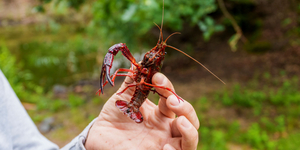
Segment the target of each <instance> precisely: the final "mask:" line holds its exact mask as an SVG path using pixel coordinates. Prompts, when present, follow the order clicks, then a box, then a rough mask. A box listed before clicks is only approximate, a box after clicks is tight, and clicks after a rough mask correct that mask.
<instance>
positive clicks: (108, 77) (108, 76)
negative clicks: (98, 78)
mask: <svg viewBox="0 0 300 150" xmlns="http://www.w3.org/2000/svg"><path fill="white" fill-rule="evenodd" d="M105 68H106V69H105V70H106V80H107V81H108V82H109V84H110V85H111V86H114V83H113V82H112V81H111V79H110V67H109V66H106V67H105Z"/></svg>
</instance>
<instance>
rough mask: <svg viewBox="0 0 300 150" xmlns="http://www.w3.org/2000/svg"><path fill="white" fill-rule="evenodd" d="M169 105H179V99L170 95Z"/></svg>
mask: <svg viewBox="0 0 300 150" xmlns="http://www.w3.org/2000/svg"><path fill="white" fill-rule="evenodd" d="M170 103H171V105H173V106H178V105H179V101H178V99H177V98H176V97H175V96H173V95H172V97H171V100H170Z"/></svg>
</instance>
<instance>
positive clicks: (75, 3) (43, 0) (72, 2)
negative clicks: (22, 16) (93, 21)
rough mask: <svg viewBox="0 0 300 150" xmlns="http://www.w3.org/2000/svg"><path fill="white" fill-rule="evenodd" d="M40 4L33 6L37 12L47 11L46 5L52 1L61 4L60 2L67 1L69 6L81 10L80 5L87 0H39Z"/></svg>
mask: <svg viewBox="0 0 300 150" xmlns="http://www.w3.org/2000/svg"><path fill="white" fill-rule="evenodd" d="M39 1H40V5H38V6H36V7H34V8H33V10H34V11H35V12H41V13H44V12H45V8H44V7H45V5H46V4H48V3H50V2H52V1H53V3H54V4H55V5H59V4H60V3H66V4H67V6H68V7H70V8H74V9H76V10H79V8H80V6H82V5H83V4H84V3H85V0H39Z"/></svg>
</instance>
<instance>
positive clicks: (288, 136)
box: [192, 73, 300, 150]
mask: <svg viewBox="0 0 300 150" xmlns="http://www.w3.org/2000/svg"><path fill="white" fill-rule="evenodd" d="M256 83H261V84H260V85H259V84H256ZM262 84H263V86H262ZM299 85H300V84H299V80H298V78H297V77H292V78H289V77H287V76H286V74H285V73H281V74H280V75H279V76H278V77H272V76H271V75H270V74H269V73H264V74H263V75H262V77H261V78H256V79H253V80H252V81H250V82H249V83H247V84H244V85H242V84H235V85H233V86H228V87H227V88H226V89H223V90H220V91H217V92H213V93H210V94H208V95H206V97H202V98H200V99H198V100H196V101H193V103H192V104H193V106H194V108H195V109H196V111H197V114H198V115H199V114H201V115H199V118H200V121H201V127H200V129H199V133H200V135H199V137H200V143H199V147H198V148H199V149H212V150H223V149H230V144H234V145H235V147H239V148H242V149H244V147H245V145H246V147H247V148H245V149H270V150H273V149H290V150H293V149H297V148H298V147H297V146H296V145H299V141H297V140H296V139H297V138H298V137H299V130H298V129H299V127H300V124H299V123H298V122H299V116H300V112H299V108H300V97H299V95H300V87H299ZM207 99H210V101H208V100H207ZM212 106H213V107H212ZM215 111H217V112H221V111H222V112H225V113H227V114H225V115H222V114H221V113H213V112H215ZM224 143H225V144H224ZM229 143H230V144H229Z"/></svg>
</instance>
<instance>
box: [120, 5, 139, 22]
mask: <svg viewBox="0 0 300 150" xmlns="http://www.w3.org/2000/svg"><path fill="white" fill-rule="evenodd" d="M136 8H137V6H136V4H131V5H130V6H129V8H128V9H126V10H125V13H124V14H123V15H122V20H123V21H126V22H127V21H129V20H130V19H131V17H132V16H133V15H134V13H135V12H136Z"/></svg>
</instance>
